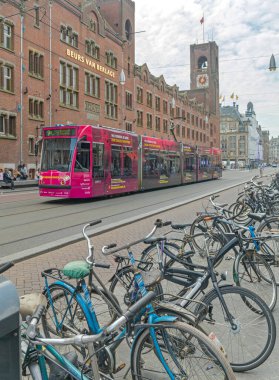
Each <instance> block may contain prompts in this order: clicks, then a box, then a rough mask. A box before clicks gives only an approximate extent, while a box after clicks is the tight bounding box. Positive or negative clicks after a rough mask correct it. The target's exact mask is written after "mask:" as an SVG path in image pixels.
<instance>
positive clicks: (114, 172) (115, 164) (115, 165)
mask: <svg viewBox="0 0 279 380" xmlns="http://www.w3.org/2000/svg"><path fill="white" fill-rule="evenodd" d="M120 153H121V147H120V146H118V145H112V146H111V176H112V177H120V176H121V156H120Z"/></svg>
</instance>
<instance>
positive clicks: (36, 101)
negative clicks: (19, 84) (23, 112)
mask: <svg viewBox="0 0 279 380" xmlns="http://www.w3.org/2000/svg"><path fill="white" fill-rule="evenodd" d="M28 106H29V108H28V118H29V119H31V120H39V121H43V120H44V100H43V99H41V98H37V97H34V96H29V97H28Z"/></svg>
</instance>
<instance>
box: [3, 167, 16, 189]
mask: <svg viewBox="0 0 279 380" xmlns="http://www.w3.org/2000/svg"><path fill="white" fill-rule="evenodd" d="M3 181H4V182H5V183H7V184H11V190H14V189H15V184H14V180H13V178H12V174H11V172H10V171H9V169H7V168H5V171H4V174H3Z"/></svg>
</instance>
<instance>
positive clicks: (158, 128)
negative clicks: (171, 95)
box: [155, 116, 161, 132]
mask: <svg viewBox="0 0 279 380" xmlns="http://www.w3.org/2000/svg"><path fill="white" fill-rule="evenodd" d="M155 130H156V131H157V132H160V130H161V119H160V118H159V116H156V117H155Z"/></svg>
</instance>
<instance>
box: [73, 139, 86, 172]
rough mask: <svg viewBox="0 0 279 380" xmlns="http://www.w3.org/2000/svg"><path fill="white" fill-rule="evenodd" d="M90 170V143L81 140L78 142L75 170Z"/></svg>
mask: <svg viewBox="0 0 279 380" xmlns="http://www.w3.org/2000/svg"><path fill="white" fill-rule="evenodd" d="M89 170H90V143H89V142H79V143H78V144H77V155H76V162H75V172H89Z"/></svg>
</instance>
